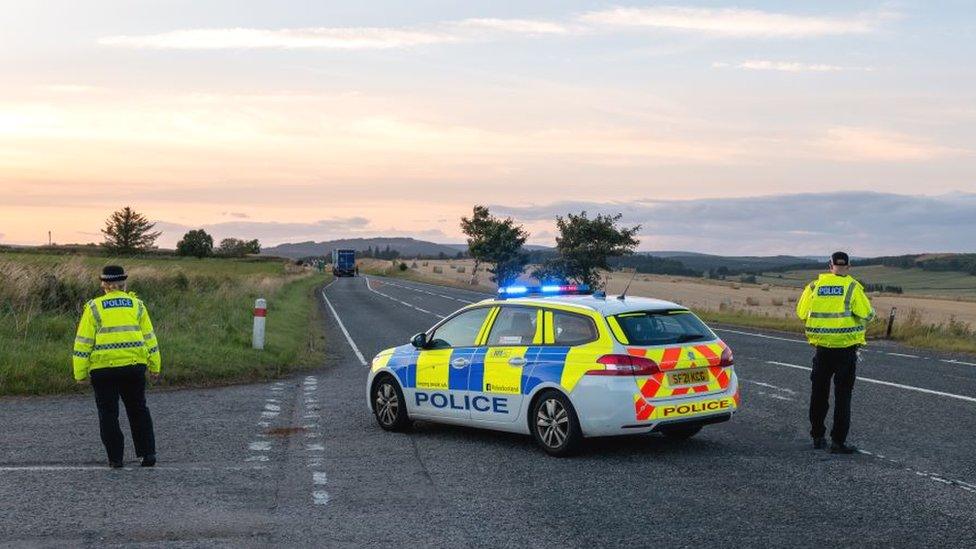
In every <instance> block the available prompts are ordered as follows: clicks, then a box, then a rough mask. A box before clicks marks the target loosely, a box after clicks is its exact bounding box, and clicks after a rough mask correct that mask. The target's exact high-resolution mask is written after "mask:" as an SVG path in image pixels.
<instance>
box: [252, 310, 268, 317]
mask: <svg viewBox="0 0 976 549" xmlns="http://www.w3.org/2000/svg"><path fill="white" fill-rule="evenodd" d="M254 316H268V310H267V309H254Z"/></svg>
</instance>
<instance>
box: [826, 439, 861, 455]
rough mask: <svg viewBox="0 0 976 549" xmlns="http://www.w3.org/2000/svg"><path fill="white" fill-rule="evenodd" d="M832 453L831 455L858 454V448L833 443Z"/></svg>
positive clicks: (831, 446)
mask: <svg viewBox="0 0 976 549" xmlns="http://www.w3.org/2000/svg"><path fill="white" fill-rule="evenodd" d="M830 453H831V454H856V453H857V446H852V445H850V444H845V443H843V442H831V443H830Z"/></svg>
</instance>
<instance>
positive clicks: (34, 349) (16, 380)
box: [0, 254, 327, 395]
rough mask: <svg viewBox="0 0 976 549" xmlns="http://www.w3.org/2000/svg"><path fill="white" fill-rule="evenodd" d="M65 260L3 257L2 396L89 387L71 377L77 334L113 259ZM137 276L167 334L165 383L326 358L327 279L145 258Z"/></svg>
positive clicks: (278, 268) (296, 366) (261, 372)
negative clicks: (259, 305)
mask: <svg viewBox="0 0 976 549" xmlns="http://www.w3.org/2000/svg"><path fill="white" fill-rule="evenodd" d="M11 255H12V254H11ZM57 259H59V260H60V261H56V260H54V259H52V258H51V257H43V256H42V257H40V259H39V260H37V256H35V257H34V258H32V260H29V261H25V258H23V257H11V256H9V255H7V254H0V395H37V394H52V393H65V392H73V391H79V390H80V389H79V388H78V387H76V385H75V383H74V381H73V379H72V376H71V350H72V345H73V341H74V335H75V329H76V326H77V322H78V318H79V317H80V310H81V307H82V306H83V305H84V303H85V301H86V300H87V299H89V298H91V297H93V296H95V295H97V294H98V293H99V292H98V289H97V273H98V269H97V267H98V265H100V264H102V263H106V262H107V261H106V260H105V259H96V260H95V261H94V262H93V261H92V259H91V258H77V257H74V258H71V257H68V258H65V257H63V256H62V257H59V258H57ZM120 262H121V263H123V264H126V262H125V260H121V261H120ZM127 266H128V265H127ZM129 270H130V289H131V290H132V291H134V292H135V293H136V294H137V295H139V297H140V298H142V299H143V300H144V301H145V302H146V306H147V308H148V310H149V313H150V315H151V318H152V320H153V323H154V325H155V329H156V333H157V335H158V337H159V341H160V351H161V354H162V363H163V381H162V382H161V385H163V386H208V385H215V384H226V383H234V382H244V381H256V380H262V379H269V378H273V377H278V376H281V375H283V374H286V373H288V372H291V371H296V370H300V369H305V368H310V367H314V366H316V365H319V364H321V362H322V357H323V355H324V348H325V341H324V337H325V336H324V328H323V323H322V322H320V315H321V310H320V308H319V307H318V305H317V303H318V301H317V299H316V295H315V290H316V289H317V288H319V287H320V286H321V285H322V284H323V283H324V282H326V280H327V277H326V276H324V275H321V274H315V273H311V272H308V271H303V270H300V269H297V268H295V267H294V266H291V265H288V264H286V263H277V264H270V263H263V264H255V263H249V262H237V261H234V260H202V261H201V260H193V259H189V260H172V259H166V260H152V259H144V260H139V261H137V262H132V267H131V268H130V269H129ZM258 297H263V298H266V299H267V300H268V317H267V337H266V340H267V341H266V346H265V349H264V350H263V351H256V350H253V349H251V327H252V322H253V320H252V319H253V317H252V307H253V305H254V300H255V299H256V298H258Z"/></svg>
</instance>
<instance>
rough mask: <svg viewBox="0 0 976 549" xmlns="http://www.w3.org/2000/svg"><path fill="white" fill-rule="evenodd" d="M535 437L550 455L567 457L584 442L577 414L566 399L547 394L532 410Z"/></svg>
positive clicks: (536, 402)
mask: <svg viewBox="0 0 976 549" xmlns="http://www.w3.org/2000/svg"><path fill="white" fill-rule="evenodd" d="M530 417H531V421H532V436H533V437H534V438H535V440H536V442H537V443H538V444H539V446H541V447H542V449H543V450H545V451H546V453H548V454H549V455H553V456H560V457H561V456H568V455H571V454H573V453H574V452H576V451H577V450H578V449H579V446H580V443H581V442H582V440H583V432H582V430H581V429H580V425H579V419H577V417H576V410H575V409H574V408H573V405H572V403H571V402H570V401H569V399H568V398H566V396H565V395H563V394H562V393H560V392H558V391H546V392H545V393H543V394H542V395H540V396H539V398H537V399H536V401H535V405H534V406H533V407H532V415H531V416H530Z"/></svg>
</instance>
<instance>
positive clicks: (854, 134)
mask: <svg viewBox="0 0 976 549" xmlns="http://www.w3.org/2000/svg"><path fill="white" fill-rule="evenodd" d="M812 147H813V148H814V149H819V151H820V152H821V153H823V154H824V156H827V157H830V158H832V159H834V160H839V161H852V162H861V161H889V162H922V161H926V160H936V159H940V158H950V157H957V156H966V155H969V154H971V153H970V152H968V151H966V150H963V149H957V148H952V147H945V146H942V145H938V144H935V143H932V142H930V141H927V140H923V139H919V138H916V137H913V136H910V135H906V134H903V133H896V132H888V131H881V130H874V129H870V128H861V127H850V126H840V127H835V128H831V129H829V130H827V132H826V135H824V136H823V137H822V138H820V139H819V140H817V141H815V142H814V143H812Z"/></svg>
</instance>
